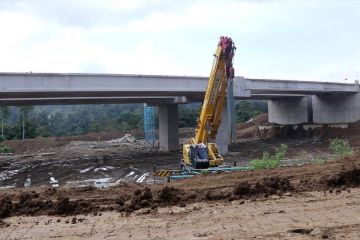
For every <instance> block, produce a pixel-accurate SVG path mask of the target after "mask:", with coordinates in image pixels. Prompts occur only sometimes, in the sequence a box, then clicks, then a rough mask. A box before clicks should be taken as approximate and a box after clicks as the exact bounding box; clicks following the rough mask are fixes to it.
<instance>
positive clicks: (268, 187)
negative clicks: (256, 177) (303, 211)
mask: <svg viewBox="0 0 360 240" xmlns="http://www.w3.org/2000/svg"><path fill="white" fill-rule="evenodd" d="M292 189H293V187H292V185H291V183H290V181H289V179H288V178H287V177H265V178H264V179H262V180H261V181H259V182H256V183H254V184H252V185H251V184H249V182H240V183H238V184H237V185H235V187H234V194H235V195H237V196H251V195H256V194H263V193H264V194H275V193H277V194H280V193H284V192H287V191H290V190H292Z"/></svg>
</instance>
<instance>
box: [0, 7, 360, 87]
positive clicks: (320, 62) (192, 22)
mask: <svg viewBox="0 0 360 240" xmlns="http://www.w3.org/2000/svg"><path fill="white" fill-rule="evenodd" d="M0 31H1V32H0V72H64V73H68V72H76V73H119V74H159V75H185V76H193V75H195V76H208V75H209V74H210V70H211V66H212V61H213V53H214V52H215V50H216V47H217V42H218V40H219V37H220V36H229V37H231V38H232V39H233V41H234V42H235V44H236V47H237V50H236V54H235V59H234V67H235V71H236V75H237V76H244V77H246V78H272V79H290V80H291V79H294V80H315V81H337V82H341V81H343V82H353V81H354V80H356V79H359V78H360V1H358V0H353V1H351V0H339V1H335V0H328V1H326V0H318V1H311V0H302V1H300V0H299V1H291V0H288V1H281V0H278V1H275V0H274V1H271V0H266V1H265V0H264V1H261V0H251V1H250V0H249V1H235V0H232V1H231V0H222V1H215V0H206V1H200V0H199V1H196V0H193V1H190V0H177V1H176V0H163V1H162V0H147V1H143V0H117V1H110V0H99V1H97V0H86V1H85V0H38V1H35V0H26V1H25V0H24V1H21V0H9V1H7V0H0ZM346 79H347V80H346Z"/></svg>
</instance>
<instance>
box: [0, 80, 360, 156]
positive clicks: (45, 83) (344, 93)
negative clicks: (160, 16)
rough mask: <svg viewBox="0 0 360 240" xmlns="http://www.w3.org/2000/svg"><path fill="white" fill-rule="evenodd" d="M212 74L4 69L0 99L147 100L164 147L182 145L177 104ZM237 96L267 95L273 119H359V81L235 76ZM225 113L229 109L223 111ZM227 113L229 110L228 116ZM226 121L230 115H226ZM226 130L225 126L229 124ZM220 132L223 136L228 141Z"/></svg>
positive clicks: (198, 92) (200, 90) (194, 97)
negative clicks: (156, 108)
mask: <svg viewBox="0 0 360 240" xmlns="http://www.w3.org/2000/svg"><path fill="white" fill-rule="evenodd" d="M207 81H208V78H207V77H189V76H160V75H125V74H60V73H0V105H52V104H61V105H63V104H95V103H96V104H100V103H148V104H152V105H157V106H159V123H160V126H159V130H160V147H161V149H163V150H166V151H168V150H175V149H178V147H179V144H178V108H177V106H178V104H182V103H189V102H201V101H202V99H203V96H204V91H205V89H206V85H207ZM233 92H234V98H235V99H265V100H268V110H269V122H272V123H277V124H284V125H290V124H291V125H292V124H302V123H320V124H335V123H351V122H355V121H357V120H360V95H359V84H358V83H357V82H356V83H354V84H346V83H333V82H309V81H293V80H276V79H247V78H244V77H236V78H234V80H233ZM225 115H226V114H225ZM225 117H226V116H225ZM223 122H224V124H226V123H227V122H228V121H223ZM223 129H225V130H224V131H227V130H226V129H228V127H227V128H226V126H225V127H223ZM225 138H226V137H225V136H222V137H221V139H220V140H219V142H224V141H225V142H226V140H225Z"/></svg>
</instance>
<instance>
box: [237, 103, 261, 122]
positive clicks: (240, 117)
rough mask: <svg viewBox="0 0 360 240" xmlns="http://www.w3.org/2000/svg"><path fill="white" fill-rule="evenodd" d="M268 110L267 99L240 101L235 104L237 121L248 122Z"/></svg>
mask: <svg viewBox="0 0 360 240" xmlns="http://www.w3.org/2000/svg"><path fill="white" fill-rule="evenodd" d="M265 112H267V103H266V101H246V100H244V101H238V103H237V104H236V105H235V113H236V122H238V123H240V122H246V121H248V120H249V119H251V118H254V117H256V116H257V115H259V114H261V113H265Z"/></svg>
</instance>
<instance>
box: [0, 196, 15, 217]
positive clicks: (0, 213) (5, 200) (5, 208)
mask: <svg viewBox="0 0 360 240" xmlns="http://www.w3.org/2000/svg"><path fill="white" fill-rule="evenodd" d="M12 209H13V205H12V201H11V199H10V197H9V196H4V197H2V198H1V199H0V219H1V218H5V217H8V216H10V213H11V211H12Z"/></svg>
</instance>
